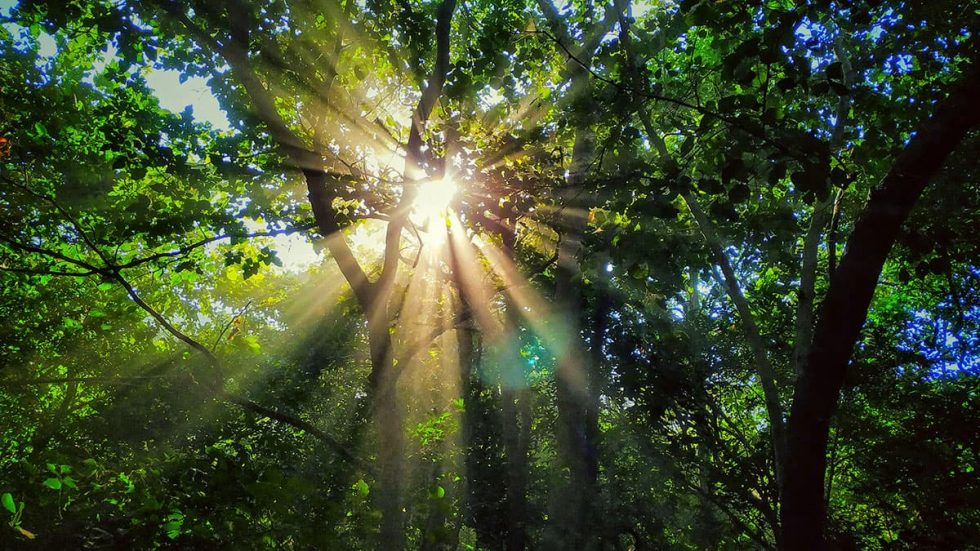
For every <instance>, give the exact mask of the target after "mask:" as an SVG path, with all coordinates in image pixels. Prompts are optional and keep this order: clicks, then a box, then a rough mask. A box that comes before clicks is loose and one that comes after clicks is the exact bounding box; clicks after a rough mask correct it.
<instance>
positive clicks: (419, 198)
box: [412, 178, 458, 224]
mask: <svg viewBox="0 0 980 551" xmlns="http://www.w3.org/2000/svg"><path fill="white" fill-rule="evenodd" d="M457 191H458V189H457V187H456V182H454V181H452V180H451V179H449V178H443V179H440V180H432V181H431V182H425V183H423V184H421V185H420V186H419V189H418V194H417V195H416V196H415V201H414V203H413V205H412V212H414V213H415V215H416V216H417V217H418V218H419V222H421V223H422V224H428V223H429V221H430V220H432V219H435V218H440V217H442V216H444V215H445V214H446V210H447V209H448V208H449V204H450V203H451V202H452V200H453V197H455V196H456V192H457Z"/></svg>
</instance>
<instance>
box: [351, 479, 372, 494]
mask: <svg viewBox="0 0 980 551" xmlns="http://www.w3.org/2000/svg"><path fill="white" fill-rule="evenodd" d="M353 490H354V491H356V492H357V493H359V494H361V495H362V496H364V497H367V495H368V494H370V493H371V487H370V486H368V483H367V482H364V479H363V478H362V479H360V480H358V481H357V482H355V483H354V486H353Z"/></svg>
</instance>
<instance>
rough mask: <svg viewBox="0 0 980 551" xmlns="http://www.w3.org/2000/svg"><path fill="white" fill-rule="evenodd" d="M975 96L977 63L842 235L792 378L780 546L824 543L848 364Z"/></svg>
mask: <svg viewBox="0 0 980 551" xmlns="http://www.w3.org/2000/svg"><path fill="white" fill-rule="evenodd" d="M978 97H980V71H978V68H977V65H976V63H974V65H973V67H971V68H970V69H969V71H968V72H967V74H966V75H965V76H964V78H963V79H962V80H961V82H960V83H959V84H958V85H957V86H956V88H955V90H954V91H953V92H952V93H951V94H950V95H949V97H947V98H946V99H945V100H944V101H942V102H941V103H940V104H939V106H938V108H937V109H936V111H935V113H934V114H933V116H932V117H931V118H929V120H927V121H926V122H925V123H923V124H922V125H921V126H920V128H918V130H917V131H916V133H915V135H914V137H913V138H912V139H911V140H910V141H909V142H908V145H907V146H906V147H905V149H904V150H903V151H902V153H901V154H900V155H899V156H898V158H897V159H896V160H895V162H894V163H893V164H892V167H891V169H890V170H889V172H888V174H887V175H886V176H885V178H884V179H883V180H882V181H881V182H880V183H879V184H878V185H877V186H876V187H875V188H874V189H873V190H872V191H871V194H870V197H869V199H868V203H867V206H866V207H865V208H864V210H863V212H862V213H861V215H860V217H859V218H858V220H857V222H856V223H855V225H854V231H853V232H852V233H851V236H850V238H849V239H848V241H847V245H846V252H845V254H844V257H843V259H842V260H841V262H840V265H839V266H838V268H837V271H836V272H835V273H834V275H833V277H832V279H831V281H830V288H829V289H828V291H827V295H826V297H825V298H824V301H823V304H822V305H821V308H820V315H819V318H818V321H817V325H816V328H815V330H814V337H813V342H812V344H811V347H810V352H809V354H808V356H807V362H806V365H805V366H804V369H803V371H802V372H801V373H800V376H799V378H798V379H797V382H796V388H795V393H794V398H793V407H792V412H791V415H790V420H789V428H788V440H787V443H788V447H787V458H786V467H787V468H786V480H785V487H784V492H783V504H782V524H783V541H782V545H781V547H782V548H783V549H793V550H798V549H802V550H807V549H821V548H822V547H823V523H824V516H825V510H824V500H823V490H824V474H825V470H826V465H827V457H826V454H827V438H828V431H829V427H830V418H831V416H832V415H833V413H834V411H835V410H836V409H837V405H838V401H839V396H840V390H841V387H842V386H843V384H844V377H845V374H846V371H847V365H848V363H849V361H850V358H851V354H852V353H853V350H854V345H855V343H856V342H857V340H858V337H859V336H860V332H861V327H862V326H863V325H864V322H865V319H866V318H867V314H868V308H869V307H870V305H871V299H872V297H873V295H874V291H875V287H876V286H877V283H878V276H879V275H880V274H881V269H882V266H883V265H884V263H885V260H886V258H887V257H888V253H889V251H890V250H891V247H892V245H893V244H894V242H895V240H896V238H897V237H898V234H899V231H900V230H901V226H902V224H903V223H904V222H905V220H906V218H908V215H909V213H910V212H911V210H912V207H913V206H914V205H915V202H916V200H918V198H919V196H920V195H921V194H922V191H923V190H924V189H925V187H926V185H927V184H928V183H929V180H930V179H931V178H932V177H933V176H934V175H935V174H936V173H937V172H938V171H939V169H940V167H941V166H942V164H943V162H944V160H945V159H946V157H947V156H949V154H950V153H951V152H952V151H953V150H954V149H955V148H956V146H957V145H958V144H959V143H960V142H961V141H962V140H963V138H964V137H965V136H966V134H967V132H969V131H970V130H971V129H973V128H975V127H976V126H978V125H980V102H977V99H976V98H978Z"/></svg>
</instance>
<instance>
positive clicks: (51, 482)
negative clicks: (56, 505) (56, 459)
mask: <svg viewBox="0 0 980 551" xmlns="http://www.w3.org/2000/svg"><path fill="white" fill-rule="evenodd" d="M44 485H45V486H47V487H48V488H51V489H52V490H60V489H61V481H60V480H58V479H57V478H49V479H47V480H45V481H44Z"/></svg>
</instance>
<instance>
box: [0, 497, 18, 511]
mask: <svg viewBox="0 0 980 551" xmlns="http://www.w3.org/2000/svg"><path fill="white" fill-rule="evenodd" d="M0 503H3V508H4V509H6V510H8V511H10V512H11V513H16V512H17V505H16V504H14V496H12V495H10V494H9V493H5V494H3V497H0Z"/></svg>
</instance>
